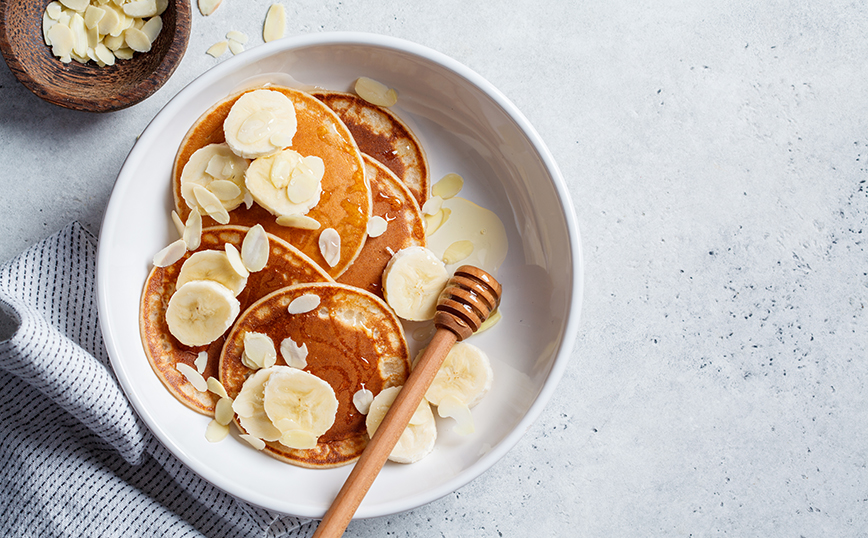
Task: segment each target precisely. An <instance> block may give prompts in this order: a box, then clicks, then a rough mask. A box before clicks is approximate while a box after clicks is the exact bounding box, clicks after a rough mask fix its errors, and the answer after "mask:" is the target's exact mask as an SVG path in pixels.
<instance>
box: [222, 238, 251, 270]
mask: <svg viewBox="0 0 868 538" xmlns="http://www.w3.org/2000/svg"><path fill="white" fill-rule="evenodd" d="M225 250H226V257H227V258H228V259H229V265H231V266H232V268H233V269H235V272H236V273H238V274H239V275H240V276H242V277H244V278H247V277H248V276H250V271H248V270H247V268H246V267H244V262H242V261H241V253H239V252H238V249H237V248H236V247H235V245H233V244H232V243H226V246H225Z"/></svg>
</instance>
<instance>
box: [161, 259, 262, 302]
mask: <svg viewBox="0 0 868 538" xmlns="http://www.w3.org/2000/svg"><path fill="white" fill-rule="evenodd" d="M194 280H210V281H213V282H217V283H219V284H222V285H223V286H225V287H226V288H229V290H230V291H231V292H232V293H233V294H234V295H236V296H237V295H238V294H239V293H241V291H242V290H243V289H244V286H246V285H247V277H246V276H242V275H240V274H239V273H238V271H236V270H235V268H234V267H232V262H230V261H229V256H227V255H226V252H224V251H220V250H200V251H199V252H194V253H193V254H192V255H191V256H190V257H189V258H187V261H185V262H184V265H182V266H181V272H180V273H179V274H178V283H177V286H178V287H179V288H180V287H181V286H183V285H184V284H186V283H188V282H192V281H194Z"/></svg>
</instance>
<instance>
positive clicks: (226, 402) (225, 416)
mask: <svg viewBox="0 0 868 538" xmlns="http://www.w3.org/2000/svg"><path fill="white" fill-rule="evenodd" d="M234 416H235V411H233V410H232V398H220V399H219V400H217V405H216V406H215V408H214V420H216V421H217V423H218V424H222V425H224V426H228V425H229V423H230V422H232V417H234Z"/></svg>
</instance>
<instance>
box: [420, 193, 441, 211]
mask: <svg viewBox="0 0 868 538" xmlns="http://www.w3.org/2000/svg"><path fill="white" fill-rule="evenodd" d="M442 206H443V198H440V197H439V196H432V197H431V198H428V200H426V201H425V204H423V205H422V214H423V215H434V214H435V213H437V212H438V211H440V208H441V207H442Z"/></svg>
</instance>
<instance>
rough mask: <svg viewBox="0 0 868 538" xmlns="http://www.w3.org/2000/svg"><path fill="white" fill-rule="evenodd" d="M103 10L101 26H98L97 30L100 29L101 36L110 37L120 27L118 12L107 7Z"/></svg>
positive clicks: (100, 20)
mask: <svg viewBox="0 0 868 538" xmlns="http://www.w3.org/2000/svg"><path fill="white" fill-rule="evenodd" d="M102 10H103V15H102V17H100V19H99V24H97V28H98V29H99V33H100V34H102V35H104V36H108V35H109V34H111V33H112V31H113V30H114V29H115V28H116V27H117V25H118V12H117V11H115V10H114V9H112V8H111V7H110V6H106V7H105V8H102ZM115 37H117V36H115ZM106 46H108V45H106ZM109 48H111V47H109Z"/></svg>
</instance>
